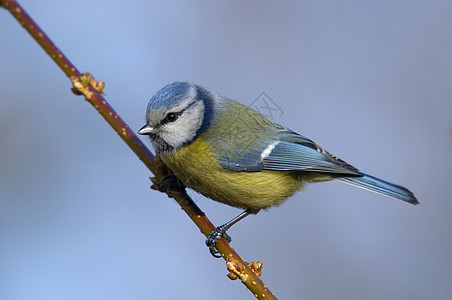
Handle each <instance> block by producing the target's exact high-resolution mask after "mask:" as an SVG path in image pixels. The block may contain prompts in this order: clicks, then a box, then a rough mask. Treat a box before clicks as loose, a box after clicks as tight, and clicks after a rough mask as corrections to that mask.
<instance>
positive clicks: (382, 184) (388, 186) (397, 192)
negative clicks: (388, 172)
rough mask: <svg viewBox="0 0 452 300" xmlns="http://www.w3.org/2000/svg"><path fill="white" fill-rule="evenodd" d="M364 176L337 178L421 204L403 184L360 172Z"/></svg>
mask: <svg viewBox="0 0 452 300" xmlns="http://www.w3.org/2000/svg"><path fill="white" fill-rule="evenodd" d="M360 173H361V174H362V175H363V176H362V177H338V178H335V179H336V180H339V181H342V182H344V183H348V184H351V185H354V186H357V187H360V188H363V189H366V190H369V191H372V192H375V193H379V194H383V195H386V196H389V197H394V198H397V199H400V200H403V201H406V202H408V203H411V204H419V202H418V201H417V199H416V197H415V196H414V194H413V193H412V192H411V191H410V190H408V189H406V188H404V187H403V186H400V185H397V184H394V183H390V182H387V181H385V180H383V179H380V178H377V177H374V176H371V175H368V174H365V173H362V172H360Z"/></svg>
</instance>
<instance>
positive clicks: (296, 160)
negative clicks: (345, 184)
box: [263, 128, 360, 176]
mask: <svg viewBox="0 0 452 300" xmlns="http://www.w3.org/2000/svg"><path fill="white" fill-rule="evenodd" d="M277 137H278V140H279V142H278V143H277V144H275V146H274V148H273V149H272V151H271V152H270V153H269V155H268V156H266V157H265V158H264V159H263V164H264V168H263V170H272V171H308V172H320V173H331V174H342V175H349V176H350V175H351V176H353V175H355V176H359V175H360V173H359V171H358V169H357V168H355V167H353V166H351V165H350V164H348V163H346V162H345V161H343V160H341V159H339V158H337V157H335V156H334V155H332V154H330V153H329V152H327V151H325V150H323V149H322V148H321V147H320V146H318V145H317V144H316V143H314V142H313V141H312V140H310V139H308V138H306V137H304V136H302V135H299V134H297V133H295V132H293V131H291V130H289V129H286V128H284V129H283V130H280V131H279V132H278V133H277Z"/></svg>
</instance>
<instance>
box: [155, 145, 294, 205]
mask: <svg viewBox="0 0 452 300" xmlns="http://www.w3.org/2000/svg"><path fill="white" fill-rule="evenodd" d="M160 158H161V159H162V161H163V162H164V163H165V164H166V165H167V166H168V167H169V168H170V169H171V170H172V171H173V172H174V174H176V176H177V177H178V178H179V179H180V180H181V181H182V182H183V183H184V184H185V185H186V186H187V187H189V188H191V189H193V190H195V191H197V192H199V193H201V194H202V195H204V196H206V197H208V198H211V199H213V200H215V201H219V202H222V203H225V204H227V205H230V206H234V207H240V208H244V209H248V208H251V209H265V208H269V207H271V206H275V205H278V204H281V203H282V202H283V201H284V200H286V199H287V198H288V197H290V196H292V195H293V194H294V193H295V192H296V191H297V190H299V189H301V188H302V181H301V178H300V176H299V174H297V173H295V172H286V171H257V172H236V171H231V170H227V169H224V168H223V167H221V166H220V164H219V163H218V160H217V158H216V157H215V156H214V154H213V153H212V151H211V149H210V147H209V144H208V143H206V142H205V141H203V140H202V138H198V139H197V140H196V141H194V142H192V143H191V144H189V145H186V146H184V147H182V148H180V149H179V150H176V151H173V152H170V153H165V154H163V155H160Z"/></svg>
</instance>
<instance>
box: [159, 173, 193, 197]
mask: <svg viewBox="0 0 452 300" xmlns="http://www.w3.org/2000/svg"><path fill="white" fill-rule="evenodd" d="M151 182H152V185H151V189H153V190H157V191H160V192H163V193H168V192H170V191H172V190H179V191H180V190H183V189H185V185H184V183H183V182H182V181H180V180H179V178H177V176H176V175H174V174H169V175H166V176H164V177H163V178H162V179H161V180H157V179H156V178H155V177H151Z"/></svg>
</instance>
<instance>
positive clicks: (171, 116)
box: [159, 102, 196, 126]
mask: <svg viewBox="0 0 452 300" xmlns="http://www.w3.org/2000/svg"><path fill="white" fill-rule="evenodd" d="M195 103H196V102H192V103H190V104H189V105H188V106H187V107H186V108H184V109H183V110H181V111H179V112H173V111H172V112H169V113H167V114H166V115H165V118H164V119H163V120H162V121H160V124H159V126H163V125H165V124H168V123H172V122H174V121H176V120H177V119H178V118H179V117H180V116H181V115H182V114H183V113H184V112H185V111H186V110H187V109H189V108H190V107H192V106H193V105H195Z"/></svg>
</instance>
